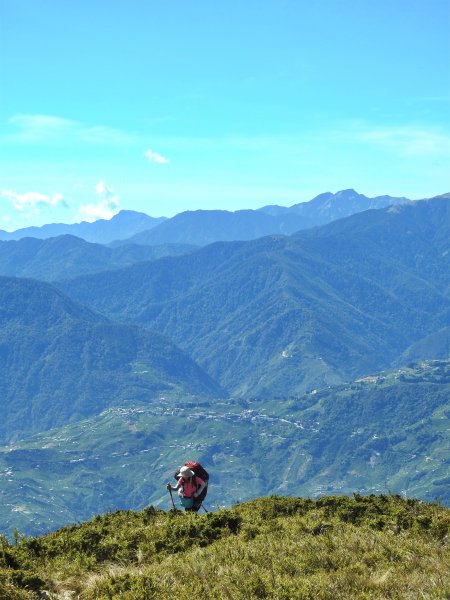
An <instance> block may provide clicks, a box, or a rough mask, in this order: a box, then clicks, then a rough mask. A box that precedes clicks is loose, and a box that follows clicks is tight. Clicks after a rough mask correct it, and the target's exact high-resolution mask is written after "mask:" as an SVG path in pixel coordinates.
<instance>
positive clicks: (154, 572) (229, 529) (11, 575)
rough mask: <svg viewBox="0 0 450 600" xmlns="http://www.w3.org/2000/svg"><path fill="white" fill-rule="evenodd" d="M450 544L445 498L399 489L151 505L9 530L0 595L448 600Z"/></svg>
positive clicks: (0, 563) (0, 564)
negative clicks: (409, 495) (193, 509)
mask: <svg viewBox="0 0 450 600" xmlns="http://www.w3.org/2000/svg"><path fill="white" fill-rule="evenodd" d="M449 545H450V510H449V509H448V508H445V507H442V506H439V505H436V504H426V503H423V502H420V501H418V500H411V499H410V500H404V499H402V498H400V497H399V496H385V495H382V496H367V497H364V496H359V495H355V496H354V497H353V498H348V497H331V496H330V497H324V498H321V499H319V500H304V499H300V498H283V497H269V498H260V499H257V500H254V501H252V502H248V503H245V504H242V505H237V506H235V507H234V508H232V509H229V510H221V511H218V512H216V513H209V514H204V515H202V516H199V515H195V514H188V513H181V512H179V511H176V512H173V511H172V512H170V513H166V512H163V511H159V510H155V509H154V508H153V507H149V508H147V509H145V510H143V511H142V512H139V513H135V512H131V511H120V512H116V513H109V514H106V515H103V516H98V517H96V518H95V519H93V520H91V521H89V522H87V523H84V524H82V525H77V526H71V527H66V528H64V529H61V530H59V531H57V532H54V533H52V534H49V535H47V536H45V537H41V538H27V539H20V538H19V537H18V536H17V540H16V544H8V543H7V542H6V540H5V539H2V545H1V548H0V598H1V599H2V600H3V599H4V600H6V599H8V600H16V599H22V598H23V599H25V598H26V599H31V598H40V597H43V596H42V594H43V593H44V595H45V597H50V598H69V597H75V598H80V599H85V600H94V599H95V600H103V599H115V598H117V599H118V598H121V599H125V600H131V599H133V600H146V599H165V598H167V599H168V598H172V597H177V598H186V599H188V598H197V599H203V598H204V599H242V600H244V599H246V600H247V599H251V598H274V599H286V600H288V599H292V598H299V599H309V600H321V599H329V600H339V599H346V600H347V599H349V598H358V599H359V598H362V599H365V598H367V599H368V598H411V599H413V598H442V599H444V598H449V597H450V569H449V565H450V548H449ZM44 590H45V592H44Z"/></svg>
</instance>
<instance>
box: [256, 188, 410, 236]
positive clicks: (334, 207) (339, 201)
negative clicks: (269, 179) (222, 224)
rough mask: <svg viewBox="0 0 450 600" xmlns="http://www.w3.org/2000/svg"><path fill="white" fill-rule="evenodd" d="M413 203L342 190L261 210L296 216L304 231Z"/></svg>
mask: <svg viewBox="0 0 450 600" xmlns="http://www.w3.org/2000/svg"><path fill="white" fill-rule="evenodd" d="M409 202H411V200H409V199H408V198H404V197H401V198H396V197H393V196H376V197H375V198H369V197H367V196H365V195H364V194H358V192H355V190H353V189H349V190H341V191H340V192H337V193H336V194H332V193H331V192H326V193H324V194H320V195H319V196H316V197H315V198H313V199H312V200H310V201H309V202H300V203H299V204H294V205H293V206H290V207H287V208H286V207H282V206H276V205H272V206H263V207H262V208H260V209H259V210H261V211H263V212H265V213H267V214H270V215H272V216H279V215H283V216H286V215H288V214H289V215H292V214H296V215H298V216H301V217H302V219H303V223H304V226H303V227H302V229H307V228H309V227H315V226H317V225H325V224H326V223H331V221H336V220H337V219H342V218H344V217H349V216H350V215H353V214H355V213H359V212H363V211H365V210H369V209H378V208H385V207H387V206H391V205H398V204H407V203H409Z"/></svg>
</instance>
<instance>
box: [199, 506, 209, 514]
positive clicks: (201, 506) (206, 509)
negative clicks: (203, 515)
mask: <svg viewBox="0 0 450 600" xmlns="http://www.w3.org/2000/svg"><path fill="white" fill-rule="evenodd" d="M200 508H203V510H204V511H205V512H207V513H209V510H207V509H206V508H205V507H204V506H203V504H201V505H200Z"/></svg>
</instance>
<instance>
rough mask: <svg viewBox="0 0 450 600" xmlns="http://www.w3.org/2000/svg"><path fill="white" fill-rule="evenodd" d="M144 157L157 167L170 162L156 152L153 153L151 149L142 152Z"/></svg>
mask: <svg viewBox="0 0 450 600" xmlns="http://www.w3.org/2000/svg"><path fill="white" fill-rule="evenodd" d="M144 156H145V157H146V158H148V160H149V161H150V162H153V163H156V164H157V165H166V164H167V163H169V162H170V161H169V159H168V158H166V157H165V156H162V155H161V154H158V152H154V151H153V150H152V149H151V148H149V149H148V150H146V151H145V152H144Z"/></svg>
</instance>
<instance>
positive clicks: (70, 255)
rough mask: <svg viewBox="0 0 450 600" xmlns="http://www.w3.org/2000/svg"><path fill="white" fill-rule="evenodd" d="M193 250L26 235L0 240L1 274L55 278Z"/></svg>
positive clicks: (94, 271)
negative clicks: (41, 237) (94, 242)
mask: <svg viewBox="0 0 450 600" xmlns="http://www.w3.org/2000/svg"><path fill="white" fill-rule="evenodd" d="M192 250H193V247H192V246H186V245H181V244H165V245H162V246H138V245H137V244H120V245H118V246H117V247H107V246H103V245H101V244H93V243H89V242H86V241H84V240H82V239H80V238H77V237H74V236H73V235H61V236H58V237H52V238H49V239H45V240H40V239H36V238H31V237H27V238H23V239H21V240H18V241H9V242H0V275H6V276H9V277H32V278H34V279H40V280H41V281H55V280H57V279H67V278H69V277H78V276H79V275H86V274H88V273H97V272H100V271H108V270H110V269H118V268H120V267H125V266H128V265H133V264H135V263H139V262H142V261H145V260H147V261H148V260H157V259H158V258H161V257H163V256H178V255H181V254H186V253H187V252H191V251H192Z"/></svg>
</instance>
